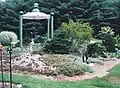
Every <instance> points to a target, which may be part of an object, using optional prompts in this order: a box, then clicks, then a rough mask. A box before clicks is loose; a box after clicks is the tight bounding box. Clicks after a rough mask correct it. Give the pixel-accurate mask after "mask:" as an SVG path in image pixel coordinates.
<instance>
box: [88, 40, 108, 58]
mask: <svg viewBox="0 0 120 88" xmlns="http://www.w3.org/2000/svg"><path fill="white" fill-rule="evenodd" d="M87 52H88V54H89V55H90V57H98V56H102V57H106V55H105V52H106V48H105V46H104V45H103V43H100V42H96V43H93V44H89V45H88V47H87Z"/></svg>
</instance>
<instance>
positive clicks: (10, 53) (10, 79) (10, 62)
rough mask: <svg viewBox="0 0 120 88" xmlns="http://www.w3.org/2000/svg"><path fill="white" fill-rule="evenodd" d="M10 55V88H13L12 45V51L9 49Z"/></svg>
mask: <svg viewBox="0 0 120 88" xmlns="http://www.w3.org/2000/svg"><path fill="white" fill-rule="evenodd" d="M9 54H10V88H12V66H11V54H12V47H11V45H10V49H9Z"/></svg>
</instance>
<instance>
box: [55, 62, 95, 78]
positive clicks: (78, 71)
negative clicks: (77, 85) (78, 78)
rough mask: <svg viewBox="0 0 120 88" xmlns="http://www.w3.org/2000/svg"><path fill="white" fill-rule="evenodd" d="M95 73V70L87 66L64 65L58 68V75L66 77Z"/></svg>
mask: <svg viewBox="0 0 120 88" xmlns="http://www.w3.org/2000/svg"><path fill="white" fill-rule="evenodd" d="M86 71H87V72H91V73H92V72H93V70H92V69H91V68H90V67H89V66H88V65H85V64H82V63H81V64H77V63H72V62H71V63H64V64H61V65H60V66H58V67H57V73H58V74H63V75H66V76H74V75H82V74H84V72H86Z"/></svg>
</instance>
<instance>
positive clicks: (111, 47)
mask: <svg viewBox="0 0 120 88" xmlns="http://www.w3.org/2000/svg"><path fill="white" fill-rule="evenodd" d="M99 37H100V38H101V39H102V41H103V44H104V46H105V47H106V49H107V51H108V52H114V51H115V39H114V32H113V29H111V28H110V27H102V28H101V31H100V32H99Z"/></svg>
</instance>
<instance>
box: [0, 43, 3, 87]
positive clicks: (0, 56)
mask: <svg viewBox="0 0 120 88" xmlns="http://www.w3.org/2000/svg"><path fill="white" fill-rule="evenodd" d="M2 50H3V46H2V45H0V59H1V74H2V88H4V75H3V62H2Z"/></svg>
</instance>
